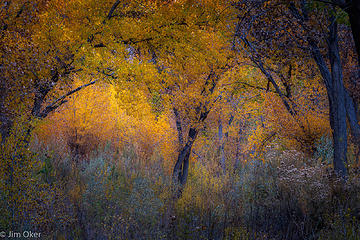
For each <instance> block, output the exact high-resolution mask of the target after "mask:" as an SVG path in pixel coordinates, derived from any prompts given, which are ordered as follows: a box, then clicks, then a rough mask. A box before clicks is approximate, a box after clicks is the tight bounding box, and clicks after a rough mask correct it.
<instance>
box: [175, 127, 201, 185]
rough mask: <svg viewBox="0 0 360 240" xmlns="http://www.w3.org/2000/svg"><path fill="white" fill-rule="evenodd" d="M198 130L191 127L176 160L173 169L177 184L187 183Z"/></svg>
mask: <svg viewBox="0 0 360 240" xmlns="http://www.w3.org/2000/svg"><path fill="white" fill-rule="evenodd" d="M197 134H198V130H197V129H195V128H190V130H189V138H188V140H187V142H186V144H185V146H183V147H182V148H181V150H180V153H179V156H178V159H177V161H176V164H175V167H174V170H173V181H174V182H175V183H177V184H180V185H181V186H183V185H184V184H185V183H186V180H187V176H188V173H189V160H190V154H191V149H192V146H193V144H194V142H195V139H196V137H197Z"/></svg>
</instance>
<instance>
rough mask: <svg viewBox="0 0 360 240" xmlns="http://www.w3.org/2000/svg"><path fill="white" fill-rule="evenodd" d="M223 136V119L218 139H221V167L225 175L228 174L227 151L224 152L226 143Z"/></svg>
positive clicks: (220, 123)
mask: <svg viewBox="0 0 360 240" xmlns="http://www.w3.org/2000/svg"><path fill="white" fill-rule="evenodd" d="M223 135H224V134H223V125H222V122H221V119H219V128H218V138H219V153H220V167H221V169H222V171H223V173H226V163H225V151H224V147H225V146H224V145H225V141H224V137H223Z"/></svg>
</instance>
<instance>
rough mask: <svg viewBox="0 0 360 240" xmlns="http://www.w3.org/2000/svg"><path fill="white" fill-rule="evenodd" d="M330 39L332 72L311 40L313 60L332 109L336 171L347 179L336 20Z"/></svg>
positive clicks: (343, 112)
mask: <svg viewBox="0 0 360 240" xmlns="http://www.w3.org/2000/svg"><path fill="white" fill-rule="evenodd" d="M330 22H331V24H330V26H329V37H328V56H329V60H330V67H331V72H330V71H329V69H328V68H327V64H326V62H325V60H324V58H323V56H322V54H321V53H320V50H319V48H318V46H317V44H316V42H315V41H314V40H312V39H309V42H310V46H311V51H312V55H313V58H314V60H315V62H316V64H317V65H318V68H319V70H320V73H321V76H322V78H323V81H324V83H325V86H326V91H327V95H328V99H329V107H330V125H331V129H332V135H333V146H334V156H333V164H334V170H335V172H336V173H337V174H338V176H341V177H343V178H344V177H345V176H346V175H347V171H346V168H345V163H346V162H347V158H346V152H347V128H346V113H347V111H346V101H345V97H346V96H345V95H346V94H345V93H346V92H345V87H344V83H343V76H342V66H341V60H340V55H339V46H338V35H337V24H336V21H335V19H334V18H333V17H332V18H331V19H330Z"/></svg>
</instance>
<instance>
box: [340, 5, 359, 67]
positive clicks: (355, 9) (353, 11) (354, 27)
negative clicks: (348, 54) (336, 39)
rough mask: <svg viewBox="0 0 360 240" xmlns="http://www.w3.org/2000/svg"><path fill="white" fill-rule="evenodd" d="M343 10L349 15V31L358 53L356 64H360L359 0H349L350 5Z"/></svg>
mask: <svg viewBox="0 0 360 240" xmlns="http://www.w3.org/2000/svg"><path fill="white" fill-rule="evenodd" d="M344 10H345V11H346V12H347V13H348V15H349V20H350V24H351V31H352V35H353V38H354V42H355V47H356V52H357V55H358V64H359V65H360V0H352V1H350V6H347V7H346V8H344Z"/></svg>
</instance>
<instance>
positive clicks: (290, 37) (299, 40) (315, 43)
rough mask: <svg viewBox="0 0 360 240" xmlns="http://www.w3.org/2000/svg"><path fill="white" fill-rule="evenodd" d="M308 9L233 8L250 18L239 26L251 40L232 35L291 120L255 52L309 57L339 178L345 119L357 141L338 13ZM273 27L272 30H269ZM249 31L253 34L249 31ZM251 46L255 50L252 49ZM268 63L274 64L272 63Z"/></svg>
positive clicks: (281, 5) (282, 4)
mask: <svg viewBox="0 0 360 240" xmlns="http://www.w3.org/2000/svg"><path fill="white" fill-rule="evenodd" d="M311 3H312V2H307V1H295V2H291V3H289V2H286V1H272V2H270V1H263V2H257V1H242V2H238V5H236V6H237V7H238V8H239V6H244V4H245V6H246V7H247V9H248V11H249V12H251V13H252V14H250V16H249V15H246V16H249V17H246V19H247V21H245V23H243V26H246V27H248V30H249V32H250V34H248V35H250V36H246V35H245V34H244V31H243V32H241V29H244V27H243V26H241V25H239V24H238V29H237V31H236V34H235V35H239V36H238V37H239V38H240V40H241V41H242V43H243V46H245V47H246V48H245V51H248V52H250V58H251V60H252V61H253V62H254V63H255V64H256V66H257V67H258V68H259V69H260V70H261V71H262V72H263V74H264V75H265V76H266V78H267V80H268V81H269V83H271V84H272V85H273V87H274V89H275V91H276V93H277V94H278V95H279V97H280V98H281V99H282V101H283V104H284V106H285V107H286V109H287V110H288V111H289V113H290V114H291V115H294V114H295V111H296V109H293V108H291V107H292V105H291V104H289V103H288V99H287V98H286V94H284V93H282V92H281V91H280V88H279V87H277V86H276V85H275V84H274V82H275V80H274V77H272V74H271V72H269V69H271V68H267V67H264V65H265V63H264V62H261V58H259V57H258V56H259V52H261V53H262V54H263V53H264V51H265V53H266V52H268V53H270V54H273V55H274V56H275V60H278V59H279V58H276V56H282V59H294V58H295V59H309V57H311V58H312V59H313V61H314V62H315V63H316V65H317V66H318V69H319V72H320V74H321V76H322V79H323V83H324V85H325V86H326V89H327V96H328V100H329V109H330V111H329V115H330V125H331V128H332V132H333V142H334V160H333V161H334V169H335V171H336V172H337V173H338V174H339V175H341V176H343V177H344V176H345V175H346V168H345V163H346V162H347V160H346V152H347V127H346V118H348V120H349V123H350V126H351V130H352V134H353V136H355V137H356V136H357V135H358V127H359V124H358V121H357V119H356V116H357V115H356V105H355V103H354V101H353V100H352V99H351V97H350V96H349V94H348V92H347V90H346V89H345V87H344V81H343V66H342V63H341V58H340V49H339V43H338V41H339V40H338V23H337V21H336V16H337V14H339V13H338V11H337V10H336V9H333V8H332V7H321V8H320V7H318V6H317V5H316V4H315V5H314V4H311ZM244 18H245V17H244ZM270 20H271V21H270ZM242 21H243V19H240V20H239V22H242ZM263 21H264V22H266V23H269V24H266V26H265V27H262V26H261V24H259V23H261V22H263ZM272 22H273V23H276V24H277V25H276V26H275V25H272V24H271V23H272ZM323 23H326V24H327V28H326V29H324V26H323ZM254 25H255V26H256V27H257V28H254V27H253V26H254ZM249 26H250V27H249ZM240 27H243V28H240ZM239 33H240V34H239ZM256 37H259V38H256ZM254 40H255V41H256V43H257V44H256V45H255V44H254V43H253V42H254ZM277 40H280V41H277ZM259 46H261V48H259ZM258 49H260V50H258ZM257 51H258V52H257ZM285 55H288V58H286V57H285ZM325 56H326V57H325ZM272 59H274V58H273V57H272ZM296 61H299V60H296ZM281 65H282V67H283V69H284V68H285V69H286V67H285V66H286V65H285V64H283V63H280V66H281ZM283 89H284V90H285V91H286V85H284V86H283Z"/></svg>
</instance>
